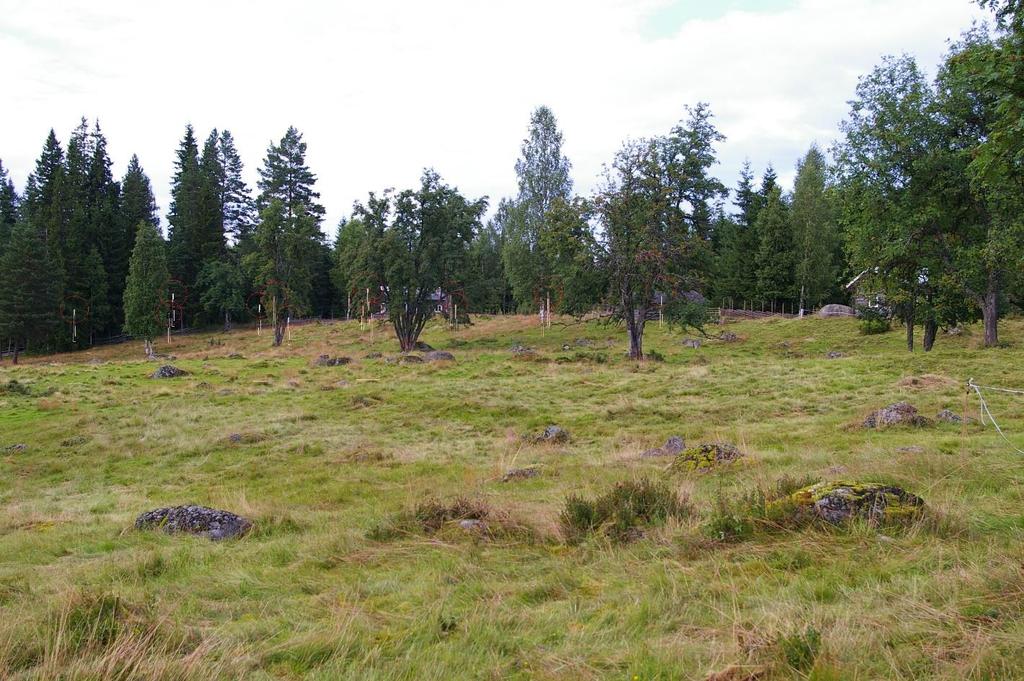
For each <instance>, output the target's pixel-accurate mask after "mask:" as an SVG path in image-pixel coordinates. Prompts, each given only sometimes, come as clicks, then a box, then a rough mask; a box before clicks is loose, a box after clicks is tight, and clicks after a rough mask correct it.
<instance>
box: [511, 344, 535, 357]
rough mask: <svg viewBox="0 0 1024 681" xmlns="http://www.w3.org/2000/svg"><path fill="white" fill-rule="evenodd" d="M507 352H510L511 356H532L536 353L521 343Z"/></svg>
mask: <svg viewBox="0 0 1024 681" xmlns="http://www.w3.org/2000/svg"><path fill="white" fill-rule="evenodd" d="M509 352H511V353H512V354H513V355H533V354H536V352H535V351H534V349H533V348H529V347H527V346H525V345H523V344H522V343H516V344H515V345H513V346H512V347H511V348H509Z"/></svg>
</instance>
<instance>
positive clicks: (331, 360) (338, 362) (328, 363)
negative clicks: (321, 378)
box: [313, 355, 352, 367]
mask: <svg viewBox="0 0 1024 681" xmlns="http://www.w3.org/2000/svg"><path fill="white" fill-rule="evenodd" d="M351 361H352V360H351V359H350V358H348V357H331V356H330V355H320V356H319V357H317V358H316V359H315V360H313V366H315V367H340V366H344V365H346V364H348V363H349V362H351Z"/></svg>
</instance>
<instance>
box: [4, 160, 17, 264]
mask: <svg viewBox="0 0 1024 681" xmlns="http://www.w3.org/2000/svg"><path fill="white" fill-rule="evenodd" d="M17 221H18V193H17V192H16V191H15V190H14V183H13V182H11V179H10V178H9V177H8V176H7V169H6V168H4V164H3V162H2V161H0V254H3V252H4V246H5V244H6V243H7V241H8V239H10V238H11V230H12V229H13V228H14V223H15V222H17Z"/></svg>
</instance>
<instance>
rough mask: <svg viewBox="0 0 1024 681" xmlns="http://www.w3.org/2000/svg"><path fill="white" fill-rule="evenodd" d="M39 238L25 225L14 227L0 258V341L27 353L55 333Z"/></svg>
mask: <svg viewBox="0 0 1024 681" xmlns="http://www.w3.org/2000/svg"><path fill="white" fill-rule="evenodd" d="M52 268H53V264H52V260H51V258H50V253H49V249H48V248H47V245H46V241H45V239H44V237H43V234H42V233H41V232H40V231H39V230H38V229H37V228H36V227H34V226H33V225H32V224H31V223H29V222H27V221H24V220H23V221H20V222H18V223H17V224H15V226H14V228H13V229H12V231H11V237H10V240H9V241H8V242H7V246H6V248H5V249H4V252H3V255H2V257H0V338H8V339H12V340H13V341H14V345H15V354H14V362H15V363H17V361H18V354H17V347H18V345H19V344H21V343H24V344H25V345H26V346H27V347H29V348H31V349H38V346H39V345H41V344H43V343H45V342H46V341H47V340H48V339H49V338H50V336H51V334H53V333H54V332H55V331H56V329H57V323H58V322H57V309H58V305H59V299H58V292H57V284H56V281H55V280H54V278H53V277H52V275H51V272H52Z"/></svg>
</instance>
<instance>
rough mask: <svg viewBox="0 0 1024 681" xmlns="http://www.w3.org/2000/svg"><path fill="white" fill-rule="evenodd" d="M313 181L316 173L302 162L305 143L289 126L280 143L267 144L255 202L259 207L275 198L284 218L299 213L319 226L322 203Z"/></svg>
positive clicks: (304, 159) (261, 207)
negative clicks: (258, 194)
mask: <svg viewBox="0 0 1024 681" xmlns="http://www.w3.org/2000/svg"><path fill="white" fill-rule="evenodd" d="M314 184H316V175H314V174H313V172H312V171H310V169H309V166H307V165H306V143H305V142H303V141H302V133H300V132H299V131H298V130H296V129H295V127H294V126H289V127H288V130H287V131H285V134H284V137H282V138H281V141H280V143H278V144H271V145H270V146H269V147H268V148H267V156H266V158H265V159H264V161H263V167H262V168H260V180H259V189H260V196H259V199H257V202H256V205H257V206H258V208H259V209H260V210H261V211H263V210H265V209H266V208H267V207H268V206H269V205H270V203H271V202H272V201H273V200H274V199H277V200H279V201H280V202H281V204H282V206H283V208H284V215H285V216H286V217H287V218H289V219H290V218H293V217H295V216H296V215H298V214H299V213H303V214H305V215H307V216H309V217H310V218H312V219H313V220H314V221H315V222H316V223H317V226H319V224H320V220H321V219H322V218H323V214H324V207H323V206H321V205H320V203H319V199H320V194H319V193H317V192H316V191H314V190H313V185H314Z"/></svg>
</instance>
